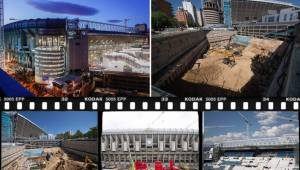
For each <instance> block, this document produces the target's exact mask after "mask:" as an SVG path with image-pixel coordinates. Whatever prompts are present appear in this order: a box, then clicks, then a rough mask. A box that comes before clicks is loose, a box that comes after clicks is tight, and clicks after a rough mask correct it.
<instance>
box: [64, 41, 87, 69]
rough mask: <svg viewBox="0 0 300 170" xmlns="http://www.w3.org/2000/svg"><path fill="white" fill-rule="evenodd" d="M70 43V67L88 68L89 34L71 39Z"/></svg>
mask: <svg viewBox="0 0 300 170" xmlns="http://www.w3.org/2000/svg"><path fill="white" fill-rule="evenodd" d="M68 43H69V50H68V52H69V66H70V67H69V69H70V70H82V69H88V68H89V66H88V36H86V35H85V36H82V38H81V39H75V38H74V39H70V40H69V42H68Z"/></svg>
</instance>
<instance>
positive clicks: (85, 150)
mask: <svg viewBox="0 0 300 170" xmlns="http://www.w3.org/2000/svg"><path fill="white" fill-rule="evenodd" d="M61 147H62V148H63V149H64V150H67V151H69V152H72V153H74V154H76V155H79V156H81V157H83V158H85V156H88V157H89V158H90V159H92V160H93V161H95V162H98V150H99V149H98V140H64V141H61Z"/></svg>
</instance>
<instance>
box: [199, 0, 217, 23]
mask: <svg viewBox="0 0 300 170" xmlns="http://www.w3.org/2000/svg"><path fill="white" fill-rule="evenodd" d="M220 10H221V6H220V4H219V2H218V0H205V1H204V7H203V16H204V23H205V25H210V24H220V23H221V15H220Z"/></svg>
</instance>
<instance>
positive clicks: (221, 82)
mask: <svg viewBox="0 0 300 170" xmlns="http://www.w3.org/2000/svg"><path fill="white" fill-rule="evenodd" d="M282 43H283V42H282V41H279V40H273V39H258V38H252V39H251V40H250V42H249V44H248V45H247V46H242V45H237V44H230V46H229V48H224V47H222V48H215V49H210V50H209V51H208V52H207V53H206V54H205V55H204V57H201V58H200V59H198V60H197V61H196V62H195V64H194V66H193V67H192V68H191V69H190V70H189V71H188V72H186V73H185V75H184V76H183V77H182V78H180V79H178V80H177V81H176V82H175V83H174V84H173V85H172V87H171V88H169V91H170V92H173V93H174V94H175V95H177V96H184V95H187V96H195V95H197V96H207V95H210V96H219V95H228V96H242V95H245V94H243V93H245V92H247V93H248V92H249V89H250V88H249V87H250V86H253V85H258V86H262V87H257V88H260V89H259V90H257V91H256V92H254V93H263V91H264V89H263V88H266V87H265V86H267V84H266V83H265V82H264V81H262V82H264V84H259V83H257V82H255V81H261V80H262V79H267V78H269V77H270V76H269V75H267V76H268V77H263V76H266V75H264V74H273V72H274V67H276V66H273V65H278V63H277V61H276V62H275V60H277V59H276V57H280V56H276V55H273V56H275V58H274V59H273V58H272V59H271V56H272V54H273V53H274V52H275V51H276V50H277V49H278V48H279V47H280V46H281V45H282ZM228 56H231V57H232V56H234V60H235V63H234V64H233V65H230V64H228V63H226V62H224V61H225V60H226V59H228ZM273 60H274V61H273ZM279 60H280V61H281V59H279ZM261 67H262V68H261ZM260 74H262V75H260ZM259 76H261V77H259ZM254 77H255V80H254ZM257 77H259V78H257ZM250 82H251V83H250ZM251 88H253V87H251ZM176 89H177V90H176ZM178 89H185V90H184V91H185V92H184V94H183V93H182V92H181V90H178ZM181 93H182V94H181ZM252 94H253V92H252ZM247 95H248V94H247ZM254 95H257V96H260V95H261V94H254Z"/></svg>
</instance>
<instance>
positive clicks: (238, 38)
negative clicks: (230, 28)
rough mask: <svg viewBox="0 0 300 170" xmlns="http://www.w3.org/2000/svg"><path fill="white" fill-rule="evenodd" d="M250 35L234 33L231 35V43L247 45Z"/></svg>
mask: <svg viewBox="0 0 300 170" xmlns="http://www.w3.org/2000/svg"><path fill="white" fill-rule="evenodd" d="M250 40H251V37H249V36H242V35H235V36H234V37H233V43H236V44H240V45H244V46H247V45H248V44H249V43H250Z"/></svg>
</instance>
